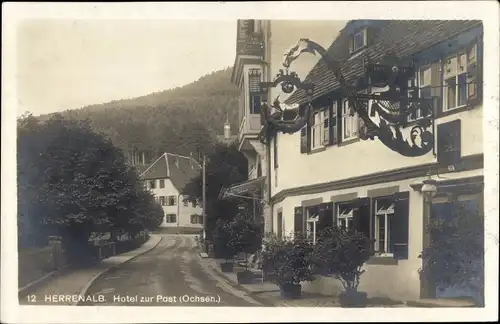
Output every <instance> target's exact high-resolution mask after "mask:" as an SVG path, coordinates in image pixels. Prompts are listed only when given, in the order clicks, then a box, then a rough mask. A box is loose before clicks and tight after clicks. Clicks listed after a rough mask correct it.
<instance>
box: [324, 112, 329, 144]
mask: <svg viewBox="0 0 500 324" xmlns="http://www.w3.org/2000/svg"><path fill="white" fill-rule="evenodd" d="M326 114H327V116H326V117H325V119H324V120H323V145H330V122H329V121H330V116H329V112H328V111H326Z"/></svg>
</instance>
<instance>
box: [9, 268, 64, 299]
mask: <svg viewBox="0 0 500 324" xmlns="http://www.w3.org/2000/svg"><path fill="white" fill-rule="evenodd" d="M68 268H69V266H67V265H65V266H63V267H61V268H60V269H57V270H54V271H51V272H49V273H47V274H45V275H43V276H42V277H40V278H38V279H36V280H33V281H32V282H29V283H27V284H26V285H24V286H23V287H21V288H19V289H18V290H17V297H18V298H23V297H26V296H27V295H28V294H29V293H30V292H32V291H34V290H36V289H37V288H38V287H40V286H42V285H43V284H45V283H46V282H48V281H50V280H51V279H52V278H53V277H56V276H58V275H59V274H61V273H63V272H64V271H66V270H67V269H68Z"/></svg>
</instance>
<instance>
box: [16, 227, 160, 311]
mask: <svg viewBox="0 0 500 324" xmlns="http://www.w3.org/2000/svg"><path fill="white" fill-rule="evenodd" d="M161 239H162V238H161V236H159V235H154V234H151V236H150V238H149V240H148V241H147V242H146V243H144V244H143V245H142V246H141V247H139V248H137V249H135V250H132V251H128V252H126V253H122V254H119V255H116V256H113V257H109V258H107V259H104V260H102V262H101V263H99V264H97V265H95V266H92V267H89V268H83V269H67V270H64V271H62V272H61V273H60V274H59V275H57V276H55V277H54V278H53V279H51V280H50V281H49V282H47V283H46V284H44V285H43V286H42V287H39V288H38V289H36V290H35V291H32V292H29V293H27V294H26V295H28V296H29V298H28V297H24V298H22V299H20V300H19V304H21V305H67V306H74V305H77V304H78V300H77V297H73V296H85V294H86V292H87V290H88V289H89V287H90V286H91V284H92V283H93V282H94V281H95V280H96V279H97V278H98V277H100V276H101V275H102V274H104V273H105V272H107V271H109V270H111V269H113V268H117V267H119V266H120V265H122V264H124V263H126V262H129V261H131V260H133V259H135V258H136V257H138V256H140V255H142V254H144V253H146V252H148V251H150V250H152V249H153V248H155V247H156V246H157V245H158V244H159V243H160V241H161ZM54 295H58V296H61V295H64V296H65V297H63V298H61V297H57V298H55V299H54V298H53V297H50V296H54ZM66 296H69V297H66Z"/></svg>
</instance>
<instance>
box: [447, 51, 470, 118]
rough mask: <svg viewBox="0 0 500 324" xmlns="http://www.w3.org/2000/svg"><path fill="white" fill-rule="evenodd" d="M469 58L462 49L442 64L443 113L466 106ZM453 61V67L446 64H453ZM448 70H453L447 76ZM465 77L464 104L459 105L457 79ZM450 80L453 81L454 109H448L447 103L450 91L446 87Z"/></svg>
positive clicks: (468, 54)
mask: <svg viewBox="0 0 500 324" xmlns="http://www.w3.org/2000/svg"><path fill="white" fill-rule="evenodd" d="M469 57H470V53H467V50H466V49H463V50H461V51H459V52H457V53H455V54H453V55H450V56H448V57H447V58H446V59H445V60H444V62H443V87H444V95H443V111H450V110H454V109H458V108H462V107H465V106H467V98H468V92H469V87H468V86H467V65H468V59H469ZM461 59H463V62H461ZM453 60H455V66H453V64H451V66H449V64H448V62H451V63H453ZM448 68H450V69H455V70H454V71H453V72H450V75H447V72H448V71H447V70H448ZM462 75H463V76H464V77H465V96H464V98H465V100H464V101H465V102H463V103H462V104H459V102H458V101H459V99H460V95H459V91H458V89H459V83H458V81H459V78H460V76H462ZM451 79H455V106H454V107H449V106H448V105H449V103H448V91H450V88H451V87H449V86H448V81H449V80H451Z"/></svg>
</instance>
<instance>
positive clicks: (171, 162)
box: [166, 153, 201, 193]
mask: <svg viewBox="0 0 500 324" xmlns="http://www.w3.org/2000/svg"><path fill="white" fill-rule="evenodd" d="M166 156H167V161H168V167H169V169H170V180H171V181H172V184H173V185H174V187H175V188H177V190H178V191H179V192H180V193H182V191H183V189H184V186H185V185H186V184H187V183H188V182H189V181H190V180H191V179H192V178H194V177H196V176H197V175H198V174H200V170H201V167H200V165H199V164H198V163H197V162H196V161H195V160H194V159H187V158H183V157H178V156H176V155H175V154H170V153H166Z"/></svg>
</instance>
